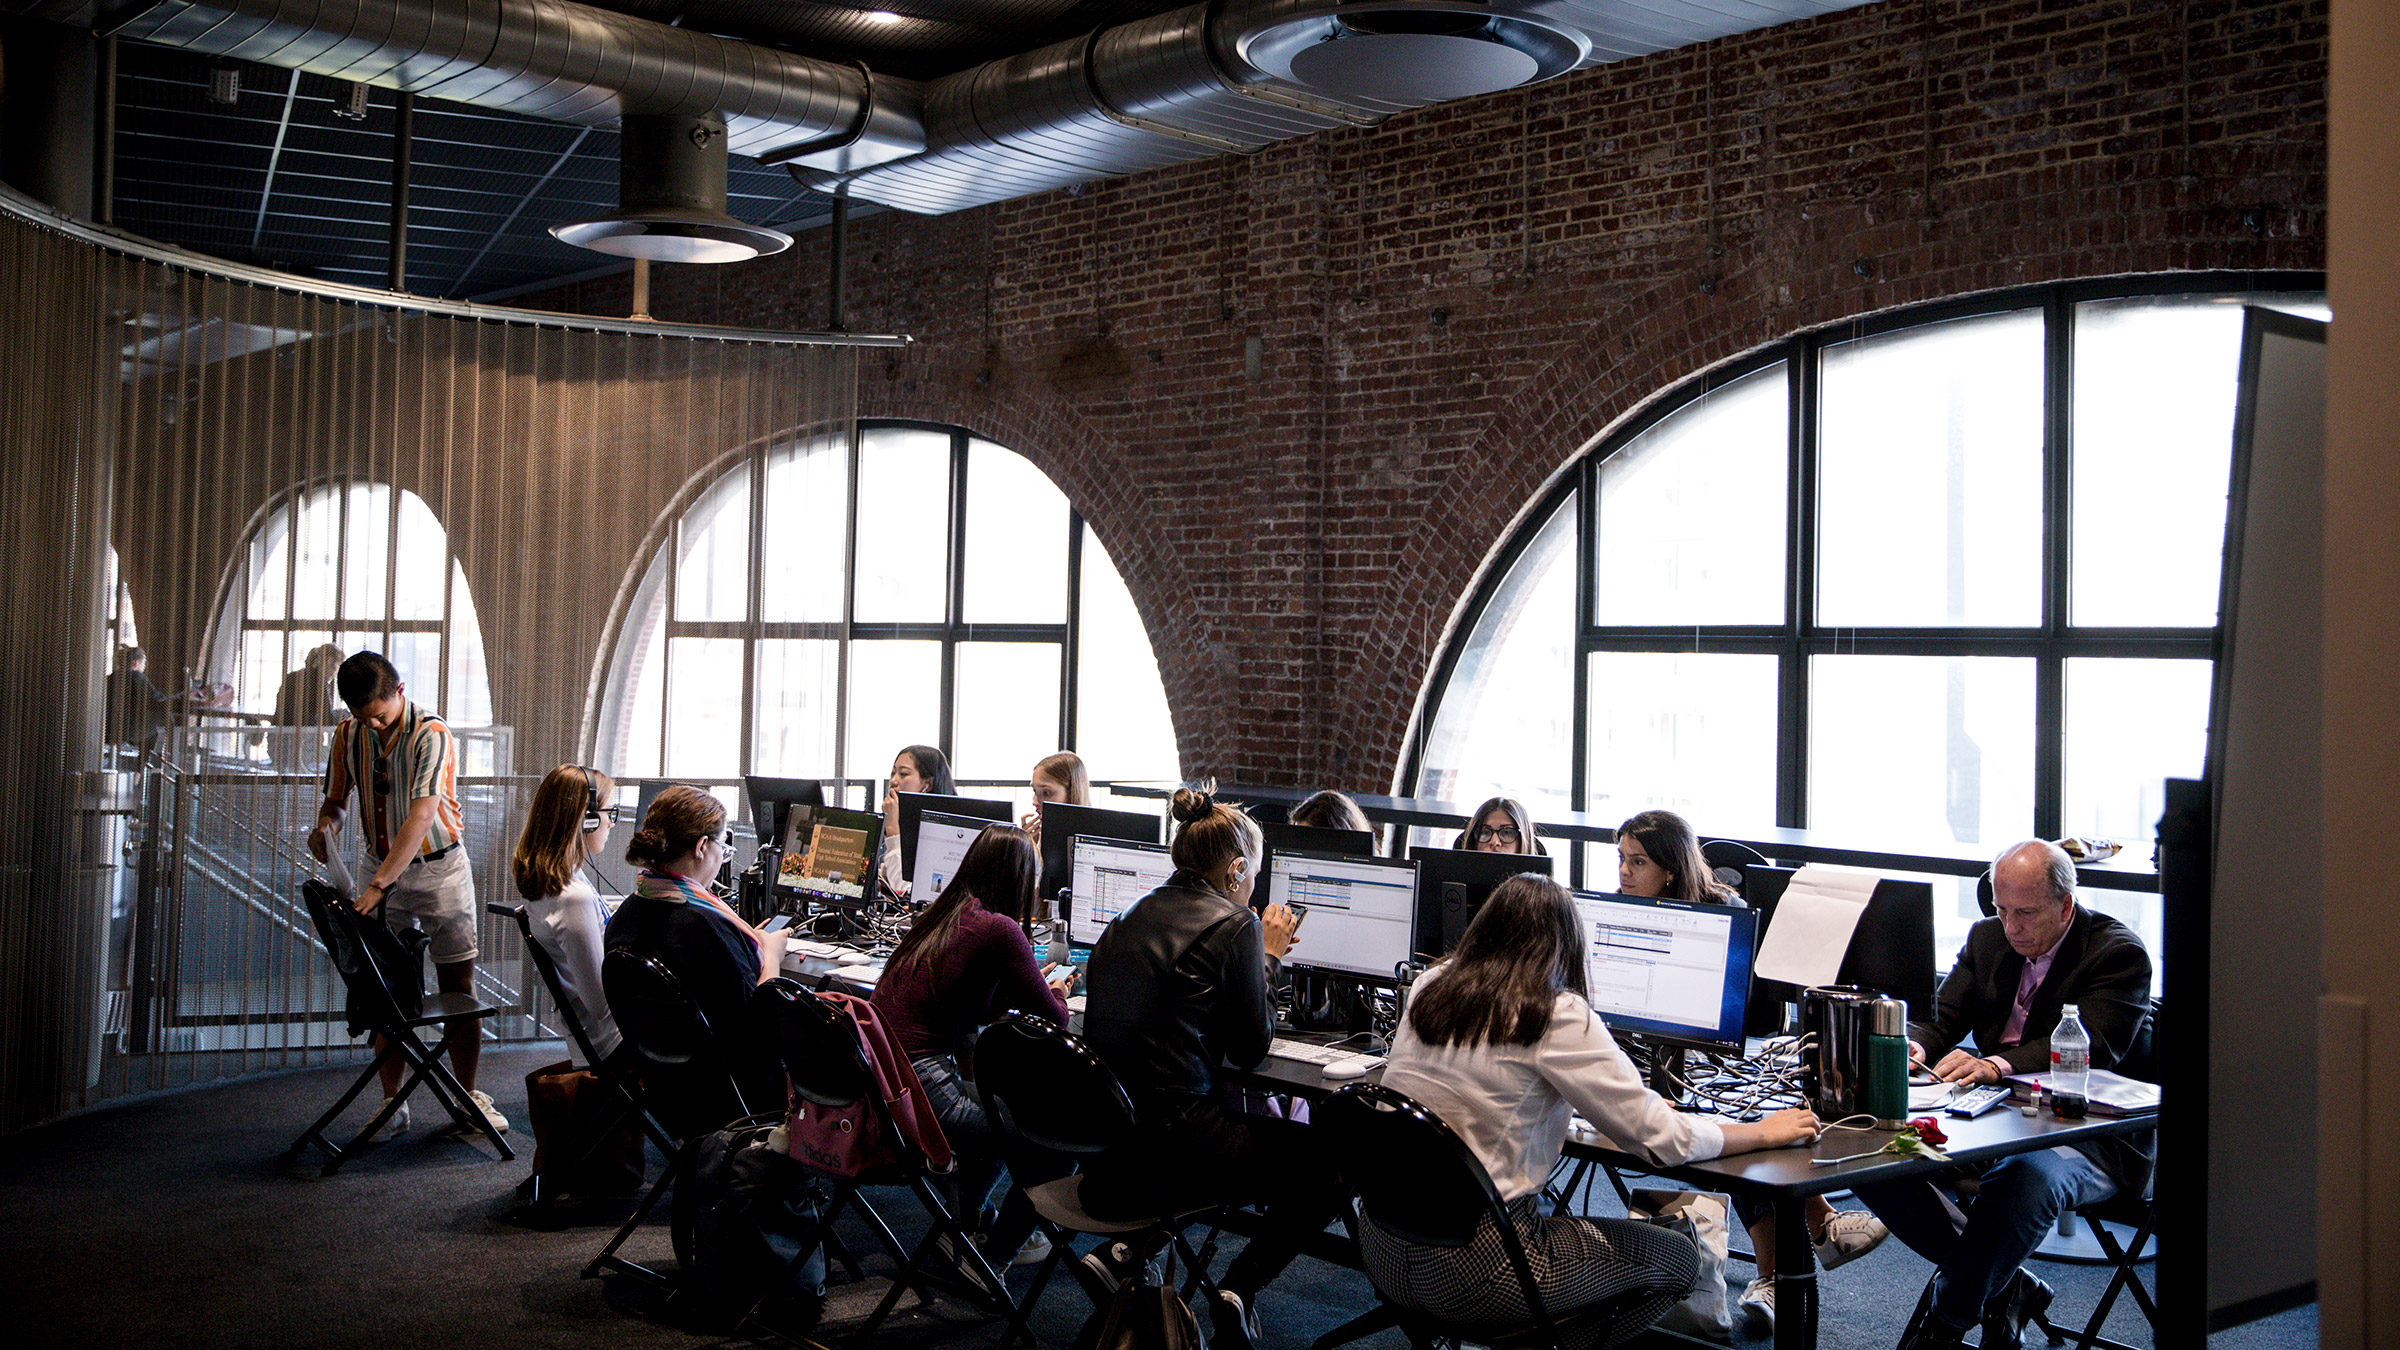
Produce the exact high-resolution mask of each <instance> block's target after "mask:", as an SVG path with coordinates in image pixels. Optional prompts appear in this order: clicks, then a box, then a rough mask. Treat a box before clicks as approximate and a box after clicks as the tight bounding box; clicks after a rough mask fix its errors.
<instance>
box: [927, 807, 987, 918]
mask: <svg viewBox="0 0 2400 1350" xmlns="http://www.w3.org/2000/svg"><path fill="white" fill-rule="evenodd" d="M991 827H992V822H991V821H988V820H985V819H984V818H982V817H981V816H954V815H951V814H949V813H947V812H944V811H928V812H926V813H925V814H924V815H922V816H920V817H918V818H917V869H916V870H915V871H913V872H911V873H909V874H908V897H909V900H910V901H911V902H912V903H915V904H920V905H929V904H932V903H933V902H934V900H935V899H937V898H939V897H940V895H941V893H942V887H944V886H947V885H949V884H950V878H952V877H954V876H957V875H958V865H959V864H960V863H961V862H964V861H965V860H966V856H967V849H968V848H969V847H970V846H972V845H973V844H974V842H975V840H976V838H977V837H978V836H980V835H981V834H982V833H983V832H984V831H985V830H988V829H990V828H991Z"/></svg>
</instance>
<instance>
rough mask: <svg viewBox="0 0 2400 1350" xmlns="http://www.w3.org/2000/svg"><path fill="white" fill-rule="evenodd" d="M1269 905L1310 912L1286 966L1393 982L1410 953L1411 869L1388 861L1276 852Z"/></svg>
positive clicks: (1413, 919)
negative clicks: (1397, 968)
mask: <svg viewBox="0 0 2400 1350" xmlns="http://www.w3.org/2000/svg"><path fill="white" fill-rule="evenodd" d="M1272 857H1273V859H1274V871H1273V872H1272V873H1271V874H1270V878H1271V879H1270V880H1269V881H1268V883H1267V900H1268V902H1269V903H1270V904H1278V905H1287V906H1289V907H1291V908H1292V909H1295V910H1303V909H1304V910H1306V911H1308V918H1307V921H1306V922H1305V923H1303V924H1301V925H1300V936H1299V938H1298V940H1297V941H1295V942H1294V943H1293V945H1292V954H1291V956H1290V957H1289V958H1288V959H1287V960H1286V961H1285V962H1284V964H1285V965H1287V966H1290V967H1293V968H1295V969H1306V970H1329V971H1336V972H1339V973H1341V974H1344V975H1356V976H1359V977H1361V978H1365V979H1372V980H1384V981H1391V980H1394V979H1396V978H1397V977H1396V975H1395V974H1394V968H1395V967H1397V966H1399V965H1401V964H1403V963H1405V962H1406V961H1407V960H1408V959H1409V957H1410V955H1411V954H1412V953H1413V952H1414V951H1415V950H1416V942H1415V938H1416V933H1417V865H1416V864H1415V863H1413V862H1398V861H1394V860H1392V859H1388V858H1359V857H1353V856H1350V855H1348V854H1339V853H1302V852H1299V851H1297V850H1279V851H1277V852H1276V853H1274V854H1273V855H1272Z"/></svg>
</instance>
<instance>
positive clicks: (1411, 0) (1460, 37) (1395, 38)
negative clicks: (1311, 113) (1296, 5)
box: [1235, 0, 1591, 104]
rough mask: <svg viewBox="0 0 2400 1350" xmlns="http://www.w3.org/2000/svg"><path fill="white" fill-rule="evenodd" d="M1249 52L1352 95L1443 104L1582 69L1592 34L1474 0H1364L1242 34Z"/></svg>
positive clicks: (1308, 83) (1304, 80)
mask: <svg viewBox="0 0 2400 1350" xmlns="http://www.w3.org/2000/svg"><path fill="white" fill-rule="evenodd" d="M1235 50H1236V51H1238V52H1239V53H1240V54H1241V57H1242V59H1243V60H1245V61H1247V62H1249V63H1250V64H1251V65H1253V66H1256V67H1257V68H1258V69H1260V70H1262V71H1265V72H1266V73H1267V74H1269V75H1272V76H1274V77H1275V78H1277V79H1280V80H1289V81H1290V82H1292V83H1293V84H1296V85H1299V86H1301V87H1303V88H1306V89H1315V90H1319V91H1322V92H1324V93H1328V94H1333V95H1337V96H1340V97H1344V98H1358V99H1379V100H1390V101H1394V102H1399V103H1403V104H1425V103H1436V102H1441V101H1444V100H1448V99H1457V98H1472V97H1474V96H1475V95H1477V94H1489V93H1495V92H1497V91H1499V90H1502V89H1515V88H1517V87H1519V86H1520V85H1527V84H1532V83H1533V82H1535V81H1537V80H1546V79H1549V78H1550V77H1551V76H1553V75H1560V74H1564V73H1565V72H1567V71H1569V70H1572V69H1574V68H1575V65H1576V63H1577V62H1579V61H1581V60H1583V58H1584V57H1585V56H1586V55H1587V54H1589V52H1590V51H1591V42H1590V39H1588V38H1586V37H1585V36H1584V35H1583V34H1581V33H1579V32H1576V31H1575V30H1573V29H1570V28H1564V27H1560V26H1557V25H1555V24H1554V23H1552V22H1550V21H1548V20H1544V19H1540V18H1536V17H1531V16H1526V15H1517V14H1508V13H1501V12H1496V11H1494V10H1493V9H1492V8H1491V7H1489V6H1487V5H1482V4H1476V3H1473V0H1364V3H1359V4H1349V5H1343V6H1341V7H1340V8H1339V9H1336V10H1333V11H1331V12H1320V13H1317V14H1313V15H1309V16H1307V17H1303V18H1285V19H1279V20H1270V21H1268V22H1267V23H1264V24H1262V25H1260V26H1259V27H1257V28H1254V29H1252V30H1251V31H1249V32H1246V33H1244V34H1242V35H1241V37H1240V38H1239V39H1237V40H1236V43H1235Z"/></svg>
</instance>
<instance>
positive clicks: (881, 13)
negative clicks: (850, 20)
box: [867, 9, 904, 24]
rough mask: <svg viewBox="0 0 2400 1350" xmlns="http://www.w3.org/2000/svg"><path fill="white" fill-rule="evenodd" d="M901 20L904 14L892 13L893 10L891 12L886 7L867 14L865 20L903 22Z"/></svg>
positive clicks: (888, 22)
mask: <svg viewBox="0 0 2400 1350" xmlns="http://www.w3.org/2000/svg"><path fill="white" fill-rule="evenodd" d="M903 21H904V16H902V15H898V14H894V13H893V12H891V11H890V10H888V9H879V10H876V11H875V12H874V13H872V14H869V15H868V16H867V22H868V23H882V24H893V23H900V22H903Z"/></svg>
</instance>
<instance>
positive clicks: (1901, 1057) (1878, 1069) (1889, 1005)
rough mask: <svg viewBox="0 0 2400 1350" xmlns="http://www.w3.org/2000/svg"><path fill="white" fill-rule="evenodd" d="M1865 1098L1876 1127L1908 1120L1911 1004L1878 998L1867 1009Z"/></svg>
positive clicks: (1864, 1105)
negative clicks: (1909, 1014) (1909, 1021)
mask: <svg viewBox="0 0 2400 1350" xmlns="http://www.w3.org/2000/svg"><path fill="white" fill-rule="evenodd" d="M1867 1019H1868V1020H1867V1082H1866V1088H1867V1090H1866V1100H1865V1101H1864V1102H1862V1103H1861V1107H1862V1109H1864V1110H1865V1112H1866V1113H1867V1114H1868V1115H1871V1116H1873V1117H1875V1124H1876V1127H1877V1128H1879V1129H1886V1130H1897V1129H1899V1128H1901V1127H1902V1126H1904V1125H1906V1124H1907V1123H1908V1005H1907V1004H1905V1003H1902V1002H1901V1001H1900V1000H1898V999H1896V998H1879V999H1877V1000H1875V1003H1874V1005H1873V1007H1871V1008H1870V1009H1869V1010H1868V1013H1867Z"/></svg>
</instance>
